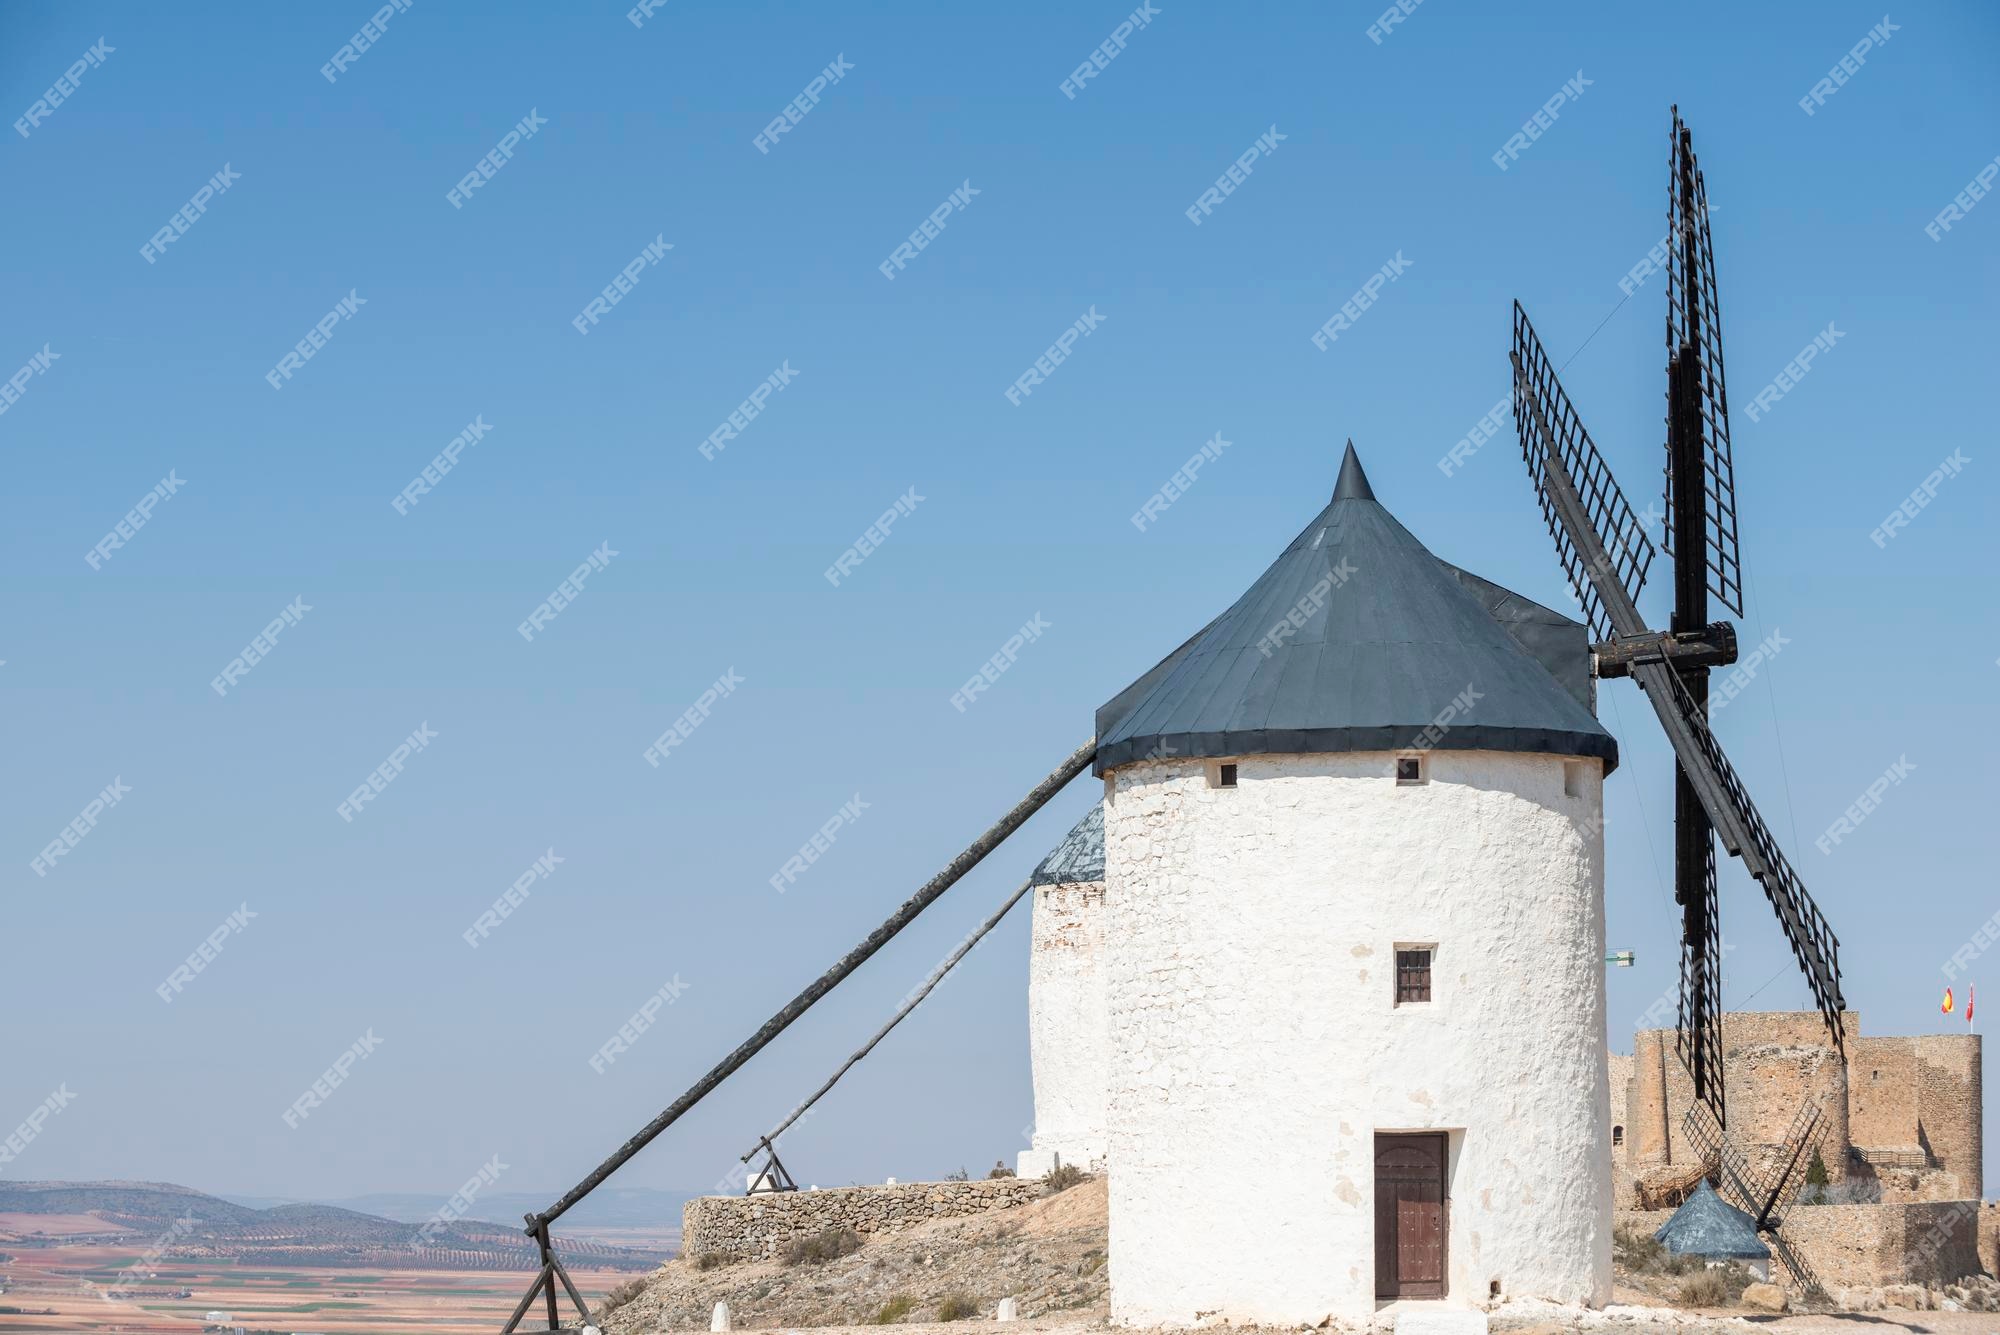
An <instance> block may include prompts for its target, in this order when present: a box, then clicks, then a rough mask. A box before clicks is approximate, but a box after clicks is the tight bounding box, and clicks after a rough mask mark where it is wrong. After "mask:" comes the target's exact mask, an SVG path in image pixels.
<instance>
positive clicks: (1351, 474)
mask: <svg viewBox="0 0 2000 1335" xmlns="http://www.w3.org/2000/svg"><path fill="white" fill-rule="evenodd" d="M1333 499H1335V500H1336V501H1372V500H1374V499H1375V488H1373V487H1371V486H1369V485H1368V474H1366V473H1364V472H1362V471H1361V456H1360V455H1358V454H1356V453H1355V452H1354V438H1353V437H1351V436H1350V437H1348V440H1347V455H1346V457H1345V458H1343V459H1342V460H1341V461H1340V480H1339V481H1338V482H1335V483H1334V484H1333Z"/></svg>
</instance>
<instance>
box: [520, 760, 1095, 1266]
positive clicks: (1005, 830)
mask: <svg viewBox="0 0 2000 1335" xmlns="http://www.w3.org/2000/svg"><path fill="white" fill-rule="evenodd" d="M1096 755H1097V742H1096V741H1095V739H1093V740H1091V741H1088V742H1085V743H1084V744H1083V745H1082V746H1079V747H1078V748H1076V750H1074V751H1072V752H1071V753H1070V754H1069V757H1068V758H1067V759H1065V760H1064V761H1063V762H1062V764H1060V765H1058V766H1056V768H1055V769H1054V770H1052V771H1050V773H1049V776H1048V777H1047V778H1045V779H1043V780H1042V781H1041V782H1040V783H1038V784H1036V785H1035V786H1034V788H1033V789H1032V790H1031V791H1030V792H1029V793H1028V795H1027V796H1026V797H1024V798H1022V799H1021V800H1020V801H1019V802H1017V803H1015V804H1014V808H1013V810H1011V811H1009V812H1008V813H1007V814H1006V815H1005V816H1002V817H1001V818H1000V820H999V821H998V822H997V823H995V824H994V825H993V826H992V827H991V828H989V829H988V830H987V831H986V833H984V834H982V835H980V836H979V838H977V839H975V840H973V841H972V843H971V845H970V846H968V847H967V848H966V850H965V851H964V852H962V853H960V854H959V855H958V856H957V857H955V858H953V859H952V860H951V861H950V862H949V863H947V864H946V866H945V869H944V870H943V871H941V872H939V873H938V874H937V875H935V876H933V877H931V879H930V880H928V881H926V882H925V883H924V885H923V888H922V889H920V890H918V891H917V893H916V894H914V895H912V896H911V897H910V899H909V900H908V901H907V902H906V903H905V904H904V905H903V906H902V907H901V908H899V909H897V910H896V911H895V912H894V913H893V914H891V915H889V918H888V920H887V921H886V922H884V923H883V924H882V925H881V926H880V927H877V928H876V929H875V930H874V931H872V932H870V933H869V934H868V936H867V938H866V939H865V940H863V941H862V942H861V944H860V945H858V946H856V947H855V948H854V949H852V950H850V951H848V952H847V954H845V955H843V956H842V957H841V959H840V961H839V962H838V963H837V964H835V965H834V966H833V967H832V968H831V969H828V970H827V971H826V972H825V973H823V974H821V975H820V976H819V977H818V978H817V979H815V980H814V981H813V983H812V985H811V986H809V987H807V988H806V989H805V991H803V992H801V993H799V994H798V995H797V996H796V997H793V998H792V999H791V1000H790V1001H789V1002H787V1003H786V1004H785V1007H784V1009H782V1010H780V1011H779V1012H778V1013H777V1014H776V1015H773V1016H772V1017H771V1018H770V1019H768V1020H766V1021H765V1022H764V1026H763V1028H761V1029H759V1030H758V1031H757V1032H756V1033H754V1034H752V1035H751V1036H750V1037H749V1038H748V1039H746V1040H745V1041H744V1042H743V1043H742V1045H741V1046H739V1047H738V1048H737V1049H736V1050H735V1051H734V1052H732V1053H730V1054H729V1055H728V1056H727V1057H724V1058H723V1059H722V1060H721V1061H720V1062H718V1063H717V1064H716V1066H715V1068H714V1069H713V1070H711V1071H710V1072H709V1073H708V1074H707V1075H704V1076H703V1077H702V1078H701V1079H699V1080H697V1081H695V1082H694V1084H693V1085H692V1086H691V1087H690V1088H689V1089H688V1091H687V1093H685V1094H683V1095H681V1096H680V1097H679V1098H677V1099H675V1100H674V1101H673V1102H672V1103H670V1104H668V1105H667V1107H666V1109H665V1111H663V1112H662V1113H661V1114H660V1115H659V1116H658V1117H655V1118H654V1119H653V1120H652V1121H650V1122H648V1123H646V1125H645V1126H643V1127H641V1128H640V1129H639V1132H638V1134H636V1135H634V1136H633V1137H632V1138H631V1139H630V1140H628V1141H626V1142H625V1143H624V1144H623V1145H620V1146H619V1147H618V1149H617V1150H616V1151H615V1152H614V1153H613V1154H612V1155H611V1157H610V1158H608V1159H606V1160H605V1161H604V1162H603V1163H601V1164H599V1165H598V1166H597V1167H596V1168H595V1169H594V1170H592V1172H591V1174H590V1176H588V1177H586V1178H584V1179H583V1181H581V1182H579V1183H577V1184H576V1185H575V1186H574V1187H571V1188H570V1190H569V1193H568V1194H567V1195H565V1196H564V1197H563V1198H562V1199H561V1200H559V1201H557V1202H556V1203H555V1204H554V1205H551V1206H550V1207H549V1208H548V1209H546V1210H544V1211H542V1212H541V1213H540V1214H532V1215H529V1216H527V1221H528V1227H527V1229H526V1232H527V1234H528V1236H530V1237H542V1236H546V1234H547V1230H548V1226H549V1225H550V1224H552V1223H554V1222H555V1221H556V1220H557V1219H559V1218H560V1217H561V1216H562V1215H563V1213H564V1212H565V1211H567V1210H568V1209H569V1208H570V1207H571V1206H572V1205H575V1204H576V1203H577V1202H578V1201H580V1200H582V1199H583V1198H584V1197H585V1196H588V1195H589V1194H590V1193H591V1192H592V1191H594V1190H595V1189H596V1188H597V1187H598V1186H599V1185H600V1184H601V1183H602V1182H603V1181H604V1179H606V1178H608V1177H610V1176H611V1175H612V1174H613V1173H615V1172H617V1171H618V1170H619V1169H620V1168H621V1167H623V1166H624V1164H625V1162H626V1160H628V1159H630V1158H631V1157H632V1156H633V1155H635V1154H637V1153H638V1152H639V1151H640V1150H643V1149H645V1148H646V1146H647V1145H649V1144H650V1143H652V1140H653V1137H655V1136H657V1135H659V1134H660V1133H661V1132H662V1131H664V1130H666V1129H667V1128H668V1127H670V1126H672V1125H673V1124H674V1123H675V1122H677V1121H679V1120H680V1118H681V1116H682V1114H684V1113H686V1112H687V1110H688V1109H690V1108H692V1107H694V1105H695V1104H697V1103H699V1102H701V1101H702V1100H703V1099H704V1098H706V1097H708V1095H709V1094H710V1093H712V1092H713V1091H714V1089H715V1087H716V1086H717V1085H720V1084H721V1083H722V1082H723V1081H724V1080H727V1079H728V1078H729V1077H730V1076H731V1075H733V1074H735V1072H736V1071H737V1070H738V1068H740V1067H741V1066H743V1064H744V1063H745V1062H748V1061H749V1060H750V1059H751V1058H752V1057H754V1056H756V1055H757V1054H758V1053H759V1052H761V1051H762V1050H763V1049H764V1048H765V1047H766V1046H767V1045H768V1044H769V1043H770V1042H771V1040H772V1039H775V1038H776V1037H777V1036H778V1035H779V1034H782V1033H783V1032H784V1031H785V1030H786V1028H787V1027H789V1026H790V1025H791V1023H792V1021H794V1020H796V1019H798V1018H799V1017H800V1016H801V1015H804V1014H805V1013H806V1012H807V1011H808V1010H810V1009H811V1008H812V1005H813V1003H814V1002H816V1001H818V1000H819V999H820V998H821V997H823V996H825V995H826V994H827V993H829V992H831V991H832V990H833V989H834V988H835V987H836V986H837V985H838V984H839V983H840V982H841V980H842V979H844V978H846V977H847V975H849V974H851V973H853V972H854V971H855V970H856V969H858V968H860V967H861V966H862V965H863V964H865V963H866V962H867V961H868V958H869V956H871V955H873V954H874V953H875V952H876V951H878V950H880V949H881V948H882V947H883V946H885V945H887V944H888V943H889V941H890V939H891V938H892V937H894V936H895V935H896V934H897V933H898V932H900V931H902V930H903V929H904V928H905V927H908V926H909V925H910V924H911V923H912V922H913V921H915V920H916V917H917V915H918V914H920V913H922V912H923V911H924V910H925V909H927V908H929V907H930V906H931V905H932V904H933V903H935V902H936V901H937V899H938V898H939V897H940V896H941V895H943V894H944V892H945V891H947V890H949V889H951V887H952V885H953V884H954V883H956V882H957V881H958V879H959V878H960V877H962V876H964V875H965V874H966V873H967V872H969V871H971V870H972V869H973V868H974V867H976V866H978V865H979V863H980V861H981V860H982V859H984V858H985V856H986V855H987V854H988V853H991V852H992V851H993V850H994V849H996V848H998V847H999V846H1000V843H1001V841H1002V840H1004V839H1006V837H1007V836H1008V835H1010V834H1012V833H1014V831H1015V830H1018V829H1019V828H1021V826H1022V824H1023V823H1024V822H1026V821H1027V819H1028V817H1030V816H1032V815H1034V814H1035V813H1036V812H1037V811H1039V810H1041V809H1042V807H1043V806H1045V805H1047V803H1048V801H1049V799H1050V798H1052V797H1054V796H1055V795H1056V794H1057V793H1059V792H1061V791H1062V790H1063V788H1064V786H1065V785H1067V784H1068V783H1069V781H1070V780H1071V779H1074V778H1075V777H1076V776H1077V775H1079V774H1081V773H1083V771H1084V769H1085V768H1086V767H1087V766H1088V765H1089V764H1090V762H1091V761H1092V760H1093V759H1094V758H1095V757H1096Z"/></svg>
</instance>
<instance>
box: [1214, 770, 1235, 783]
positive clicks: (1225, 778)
mask: <svg viewBox="0 0 2000 1335" xmlns="http://www.w3.org/2000/svg"><path fill="white" fill-rule="evenodd" d="M1216 771H1217V772H1216V776H1215V786H1216V787H1218V788H1234V787H1235V786H1236V766H1234V765H1219V766H1217V767H1216Z"/></svg>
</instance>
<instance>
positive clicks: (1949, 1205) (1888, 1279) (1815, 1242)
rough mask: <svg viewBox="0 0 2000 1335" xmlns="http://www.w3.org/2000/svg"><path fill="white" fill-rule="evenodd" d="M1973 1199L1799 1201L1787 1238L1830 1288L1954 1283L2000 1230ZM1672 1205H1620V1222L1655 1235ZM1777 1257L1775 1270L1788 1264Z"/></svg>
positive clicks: (1972, 1271) (1973, 1270)
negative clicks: (1874, 1202)
mask: <svg viewBox="0 0 2000 1335" xmlns="http://www.w3.org/2000/svg"><path fill="white" fill-rule="evenodd" d="M1995 1213H1996V1212H1995V1211H1991V1210H1983V1209H1981V1208H1980V1207H1979V1205H1978V1203H1977V1202H1974V1201H1916V1202H1905V1203H1902V1204H1896V1205H1801V1206H1794V1207H1793V1209H1792V1211H1791V1213H1790V1214H1788V1215H1786V1216H1785V1222H1784V1232H1785V1239H1786V1241H1788V1242H1790V1243H1791V1245H1792V1246H1793V1247H1794V1248H1795V1249H1796V1250H1797V1251H1798V1252H1799V1253H1800V1254H1801V1255H1802V1256H1804V1257H1805V1260H1806V1264H1808V1265H1810V1266H1811V1267H1812V1268H1813V1269H1814V1270H1816V1271H1818V1272H1819V1277H1820V1279H1821V1280H1822V1281H1823V1282H1824V1283H1825V1284H1826V1285H1827V1287H1829V1288H1836V1289H1839V1288H1880V1287H1882V1286H1883V1285H1886V1284H1931V1285H1941V1284H1949V1283H1952V1282H1953V1281H1955V1280H1959V1279H1963V1278H1964V1277H1966V1276H1967V1275H1976V1274H1979V1273H1981V1271H1982V1269H1983V1267H1982V1265H1981V1261H1980V1256H1981V1244H1982V1241H1984V1240H1985V1239H1986V1238H1987V1237H1988V1235H1989V1233H1991V1234H1994V1235H2000V1220H1996V1221H1995V1222H1993V1223H1991V1224H1989V1223H1988V1222H1987V1221H1986V1220H1985V1218H1984V1216H1987V1215H1993V1214H1995ZM1672 1216H1673V1211H1671V1210H1620V1211H1619V1212H1618V1216H1617V1218H1618V1227H1619V1228H1620V1229H1629V1230H1631V1231H1632V1232H1635V1233H1644V1234H1645V1235H1647V1236H1651V1235H1652V1234H1653V1233H1654V1232H1655V1231H1656V1230H1657V1229H1658V1228H1659V1227H1660V1225H1661V1224H1664V1223H1666V1222H1667V1220H1668V1219H1670V1218H1672ZM1783 1268H1784V1267H1783V1266H1782V1265H1781V1264H1779V1263H1778V1262H1777V1261H1776V1260H1775V1259H1774V1260H1773V1261H1772V1271H1773V1274H1774V1275H1775V1274H1777V1273H1779V1272H1781V1271H1782V1270H1783Z"/></svg>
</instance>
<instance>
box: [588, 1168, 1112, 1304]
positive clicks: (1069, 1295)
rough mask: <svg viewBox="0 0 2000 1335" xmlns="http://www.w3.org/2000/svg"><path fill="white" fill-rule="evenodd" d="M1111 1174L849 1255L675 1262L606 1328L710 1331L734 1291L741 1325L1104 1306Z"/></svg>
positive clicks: (885, 1237)
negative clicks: (1008, 1307)
mask: <svg viewBox="0 0 2000 1335" xmlns="http://www.w3.org/2000/svg"><path fill="white" fill-rule="evenodd" d="M1106 1200H1107V1193H1106V1186H1105V1181H1104V1179H1103V1178H1097V1179H1094V1180H1091V1181H1086V1182H1084V1183H1082V1184H1080V1185H1078V1186H1074V1187H1071V1188H1070V1189H1069V1190H1068V1191H1065V1192H1061V1193H1059V1194H1057V1195H1054V1196H1049V1197H1045V1198H1044V1199H1042V1200H1038V1201H1032V1202H1030V1203H1029V1204H1027V1205H1020V1206H1016V1207H1014V1208H1013V1209H1010V1210H994V1211H992V1212H990V1213H988V1214H982V1215H974V1216H971V1217H970V1218H963V1219H940V1220H934V1221H932V1222H930V1223H926V1224H919V1225H918V1226H917V1227H915V1228H911V1229H906V1230H903V1231H901V1232H898V1233H888V1234H879V1235H877V1236H875V1237H873V1238H871V1239H869V1240H868V1241H866V1242H864V1243H863V1244H862V1245H861V1249H860V1250H859V1251H856V1252H854V1253H853V1254H852V1255H848V1256H842V1257H838V1258H836V1259H834V1260H829V1261H825V1262H819V1263H814V1262H811V1261H803V1262H800V1263H798V1264H794V1265H788V1264H786V1263H784V1262H782V1261H740V1262H736V1263H734V1264H729V1265H719V1266H715V1267H713V1268H711V1269H708V1270H699V1269H697V1268H696V1267H695V1265H694V1264H693V1263H692V1262H691V1261H687V1260H681V1259H678V1258H677V1259H675V1260H672V1261H668V1262H667V1263H666V1264H665V1265H662V1266H661V1267H660V1268H659V1269H658V1270H656V1271H654V1272H653V1273H652V1275H650V1276H648V1277H647V1279H646V1285H645V1289H644V1290H643V1291H642V1292H641V1293H640V1294H639V1295H638V1296H637V1297H635V1298H633V1299H631V1300H630V1301H629V1302H626V1303H625V1304H623V1305H622V1306H620V1307H617V1308H614V1309H613V1310H612V1311H611V1312H610V1313H609V1314H607V1315H605V1316H604V1317H603V1318H602V1326H603V1329H604V1331H605V1333H606V1335H652V1332H654V1331H659V1330H707V1329H708V1318H709V1313H710V1311H711V1310H712V1309H713V1308H714V1306H715V1304H716V1303H717V1302H727V1303H728V1304H729V1308H730V1312H731V1314H732V1315H733V1316H734V1318H735V1324H736V1326H737V1328H738V1329H739V1330H740V1329H764V1328H770V1327H792V1328H796V1327H799V1326H843V1325H847V1326H858V1325H870V1324H873V1323H875V1322H877V1321H878V1320H879V1319H880V1318H882V1317H883V1316H884V1315H885V1309H887V1315H888V1319H889V1320H890V1321H891V1322H896V1323H901V1322H905V1321H907V1322H923V1321H935V1320H938V1319H939V1317H940V1308H941V1307H942V1306H943V1305H944V1304H946V1303H947V1302H949V1301H951V1300H953V1299H956V1300H958V1302H959V1303H960V1304H961V1305H962V1306H963V1305H969V1306H970V1307H971V1309H972V1310H971V1311H970V1312H968V1313H966V1315H968V1316H970V1317H972V1318H974V1319H979V1318H983V1319H986V1320H991V1319H992V1317H993V1314H994V1310H995V1308H996V1306H997V1305H998V1303H999V1301H1000V1299H1002V1298H1014V1299H1017V1300H1019V1302H1020V1305H1021V1315H1022V1316H1023V1317H1036V1316H1040V1315H1043V1314H1044V1313H1051V1312H1063V1313H1071V1314H1074V1315H1076V1316H1079V1317H1102V1316H1104V1315H1105V1313H1106V1310H1107V1309H1106V1297H1107V1291H1108V1290H1107V1286H1108V1283H1109V1275H1108V1273H1107V1272H1106V1269H1105V1265H1104V1239H1105V1214H1106Z"/></svg>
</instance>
